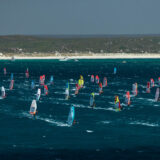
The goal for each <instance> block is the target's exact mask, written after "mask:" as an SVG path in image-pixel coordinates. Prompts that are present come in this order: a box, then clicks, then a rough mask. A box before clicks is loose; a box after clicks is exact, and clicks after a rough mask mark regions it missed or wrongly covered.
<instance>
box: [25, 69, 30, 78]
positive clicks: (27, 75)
mask: <svg viewBox="0 0 160 160" xmlns="http://www.w3.org/2000/svg"><path fill="white" fill-rule="evenodd" d="M25 75H26V78H29V70H28V68H27V69H26V73H25Z"/></svg>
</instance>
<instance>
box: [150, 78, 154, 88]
mask: <svg viewBox="0 0 160 160" xmlns="http://www.w3.org/2000/svg"><path fill="white" fill-rule="evenodd" d="M150 84H151V87H154V79H153V78H151V79H150Z"/></svg>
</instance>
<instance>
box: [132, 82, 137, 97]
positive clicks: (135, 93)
mask: <svg viewBox="0 0 160 160" xmlns="http://www.w3.org/2000/svg"><path fill="white" fill-rule="evenodd" d="M132 93H133V95H134V96H137V94H138V84H137V83H134V84H132Z"/></svg>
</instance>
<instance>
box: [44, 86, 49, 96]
mask: <svg viewBox="0 0 160 160" xmlns="http://www.w3.org/2000/svg"><path fill="white" fill-rule="evenodd" d="M44 94H45V95H48V86H47V85H44Z"/></svg>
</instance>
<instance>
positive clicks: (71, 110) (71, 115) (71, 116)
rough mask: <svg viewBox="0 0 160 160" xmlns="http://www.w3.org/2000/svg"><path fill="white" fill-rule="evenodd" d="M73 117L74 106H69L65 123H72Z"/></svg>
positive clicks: (70, 124)
mask: <svg viewBox="0 0 160 160" xmlns="http://www.w3.org/2000/svg"><path fill="white" fill-rule="evenodd" d="M74 118H75V108H74V106H72V107H71V108H70V112H69V115H68V120H67V123H68V125H69V126H72V125H73V122H74Z"/></svg>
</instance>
